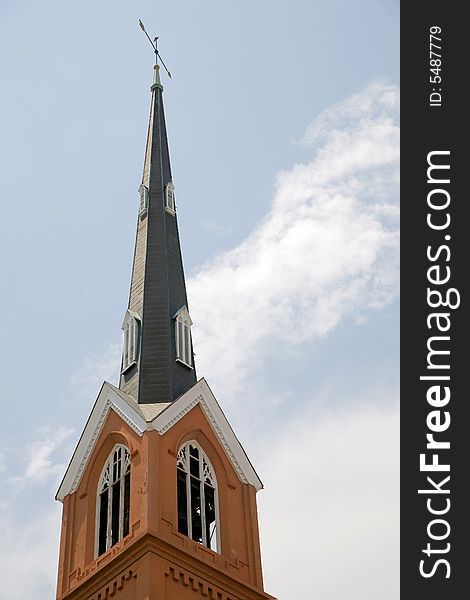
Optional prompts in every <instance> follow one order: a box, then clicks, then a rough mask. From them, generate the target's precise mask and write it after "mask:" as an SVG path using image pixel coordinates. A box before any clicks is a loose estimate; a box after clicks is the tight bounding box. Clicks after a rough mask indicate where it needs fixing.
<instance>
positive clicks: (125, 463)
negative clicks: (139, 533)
mask: <svg viewBox="0 0 470 600" xmlns="http://www.w3.org/2000/svg"><path fill="white" fill-rule="evenodd" d="M118 450H121V452H122V455H121V469H120V475H119V477H118V478H116V479H115V480H114V481H113V479H114V477H113V468H114V464H115V460H114V458H115V453H116V452H117V451H118ZM108 468H109V470H110V476H109V478H108V483H107V486H106V487H103V480H104V478H105V476H106V472H107V470H108ZM131 471H132V469H131V456H130V450H129V448H128V447H127V446H125V445H124V444H115V445H114V447H113V449H112V450H111V452H110V453H109V455H108V457H107V459H106V461H105V463H104V466H103V468H102V469H101V473H100V476H99V478H98V485H97V487H96V506H95V559H97V558H99V557H100V556H103V555H104V554H106V552H108V551H109V550H110V549H111V548H113V547H114V546H115V545H116V544H118V543H119V542H120V541H121V540H123V539H124V538H125V537H127V536H128V535H129V534H130V508H131V501H130V495H131V494H130V483H131V481H130V480H131ZM127 474H129V494H128V502H129V506H128V508H127V511H128V523H127V532H125V523H124V518H125V513H126V507H125V492H126V475H127ZM117 482H119V515H118V528H119V531H118V536H117V539H116V541H115V542H114V543H113V540H112V523H113V495H114V492H113V486H114V485H115V484H116V483H117ZM105 491H108V499H107V512H106V541H105V549H104V550H103V551H102V552H101V553H100V538H101V496H102V494H104V492H105Z"/></svg>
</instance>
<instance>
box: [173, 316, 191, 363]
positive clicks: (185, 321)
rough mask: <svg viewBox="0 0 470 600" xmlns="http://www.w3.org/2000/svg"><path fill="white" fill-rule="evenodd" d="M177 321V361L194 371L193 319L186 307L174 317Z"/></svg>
mask: <svg viewBox="0 0 470 600" xmlns="http://www.w3.org/2000/svg"><path fill="white" fill-rule="evenodd" d="M174 319H175V345H176V360H177V362H180V363H182V364H183V365H185V366H186V367H189V368H190V369H193V368H194V367H193V361H192V357H193V355H192V342H191V325H192V324H193V322H192V321H191V317H190V316H189V312H188V309H187V307H186V306H183V307H182V308H180V310H179V311H178V312H177V313H176V315H175V316H174Z"/></svg>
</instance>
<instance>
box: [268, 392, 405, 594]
mask: <svg viewBox="0 0 470 600" xmlns="http://www.w3.org/2000/svg"><path fill="white" fill-rule="evenodd" d="M352 400H355V399H354V398H353V399H352ZM390 400H392V399H390ZM390 406H392V408H390ZM398 426H399V423H398V410H397V407H396V405H394V404H392V403H388V408H384V407H382V408H380V409H378V408H374V409H371V407H370V405H369V406H364V405H363V404H360V405H359V409H358V408H357V406H356V407H355V408H354V407H350V408H349V409H348V410H345V411H343V412H341V413H335V414H334V416H332V415H323V417H322V418H319V417H318V414H317V413H315V414H313V413H311V414H308V413H303V414H302V415H301V417H300V416H297V417H296V418H295V419H293V420H292V421H291V422H287V423H286V425H285V429H284V431H283V432H280V431H279V430H277V431H274V432H273V433H272V435H271V436H270V437H269V438H267V439H263V446H264V448H265V450H264V452H262V453H261V452H260V455H262V456H264V459H263V460H261V462H260V465H259V466H260V468H261V469H262V472H263V479H264V480H265V481H266V483H267V489H266V490H265V491H263V492H261V493H260V494H259V495H258V502H259V515H260V529H261V547H262V552H263V565H264V575H265V588H266V590H267V591H268V592H269V593H272V594H273V595H275V596H277V597H279V598H280V600H290V599H291V598H306V597H307V596H308V597H310V593H307V590H310V591H311V597H312V598H317V597H318V598H328V599H329V600H340V599H341V598H344V595H345V592H346V591H347V596H348V598H350V599H351V600H376V598H378V597H380V598H382V599H383V600H395V599H396V598H397V597H398V596H399V592H398V572H399V520H398V502H399V473H398V460H397V457H398V452H399V447H398V446H399V444H398V442H399V440H398ZM292 573H295V576H294V577H292V576H290V575H287V574H292Z"/></svg>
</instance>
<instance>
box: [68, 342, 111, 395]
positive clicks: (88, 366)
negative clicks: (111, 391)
mask: <svg viewBox="0 0 470 600" xmlns="http://www.w3.org/2000/svg"><path fill="white" fill-rule="evenodd" d="M120 358H121V345H120V344H118V343H110V344H108V345H107V346H106V348H105V349H104V350H103V351H102V352H100V353H97V354H94V355H92V356H88V357H86V358H85V359H84V360H83V364H82V365H80V367H79V368H78V369H77V370H76V371H75V372H74V373H73V375H72V377H71V381H70V383H71V385H72V388H73V389H74V391H75V393H76V394H78V395H79V396H83V397H84V398H86V399H87V401H89V399H90V398H96V396H97V394H98V391H99V390H100V388H101V385H102V383H103V381H109V382H110V383H114V384H117V381H118V378H119V365H120Z"/></svg>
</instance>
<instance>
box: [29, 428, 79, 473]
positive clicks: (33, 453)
mask: <svg viewBox="0 0 470 600" xmlns="http://www.w3.org/2000/svg"><path fill="white" fill-rule="evenodd" d="M72 433H73V430H72V429H66V428H64V427H59V428H57V429H56V430H55V431H54V432H52V431H50V430H47V431H44V433H43V436H42V438H41V439H40V440H37V441H35V442H32V443H31V444H30V445H29V446H28V448H27V463H26V469H25V473H24V478H25V479H26V480H28V481H37V482H39V483H40V482H44V481H46V480H47V479H49V478H50V477H51V476H54V477H61V476H62V475H63V472H64V469H65V465H64V464H63V463H54V461H53V460H52V454H53V453H54V452H55V451H56V450H57V449H58V448H60V446H62V444H63V443H64V442H65V441H66V440H67V439H68V438H69V437H70V436H71V435H72Z"/></svg>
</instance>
